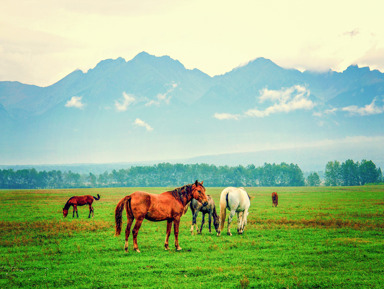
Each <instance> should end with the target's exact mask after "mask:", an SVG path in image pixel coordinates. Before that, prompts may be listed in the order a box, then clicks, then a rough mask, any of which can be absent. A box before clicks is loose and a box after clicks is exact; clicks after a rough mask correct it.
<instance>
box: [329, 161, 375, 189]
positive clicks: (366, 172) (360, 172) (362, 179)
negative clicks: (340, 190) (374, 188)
mask: <svg viewBox="0 0 384 289" xmlns="http://www.w3.org/2000/svg"><path fill="white" fill-rule="evenodd" d="M381 180H382V173H381V169H380V168H377V167H376V165H375V164H374V163H373V162H372V161H367V160H362V161H361V163H359V162H357V163H355V162H354V161H353V160H346V161H345V162H343V163H342V164H340V162H338V161H334V162H332V161H331V162H328V163H327V165H326V167H325V184H326V185H327V186H358V185H365V184H373V183H379V182H380V181H381Z"/></svg>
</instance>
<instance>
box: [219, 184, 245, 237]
mask: <svg viewBox="0 0 384 289" xmlns="http://www.w3.org/2000/svg"><path fill="white" fill-rule="evenodd" d="M250 205H251V201H250V197H249V195H248V193H247V192H246V191H245V189H244V188H233V187H228V188H225V189H224V190H223V191H222V192H221V196H220V232H219V233H218V235H219V236H220V234H221V232H222V231H223V228H224V222H225V216H226V211H227V209H228V210H229V211H230V214H229V217H228V232H227V234H228V235H229V236H232V234H231V231H230V226H231V222H232V218H233V216H234V215H235V213H237V232H238V233H239V234H242V233H243V232H244V227H245V225H246V224H247V216H248V210H249V206H250Z"/></svg>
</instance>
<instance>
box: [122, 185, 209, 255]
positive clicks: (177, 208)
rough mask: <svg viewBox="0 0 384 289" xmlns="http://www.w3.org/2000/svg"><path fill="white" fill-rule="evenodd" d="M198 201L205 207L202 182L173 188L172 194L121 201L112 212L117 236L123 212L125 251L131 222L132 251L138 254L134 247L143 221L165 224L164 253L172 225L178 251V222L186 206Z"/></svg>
mask: <svg viewBox="0 0 384 289" xmlns="http://www.w3.org/2000/svg"><path fill="white" fill-rule="evenodd" d="M192 198H194V199H197V200H198V201H199V202H201V203H202V204H203V205H205V206H206V205H207V204H208V201H207V196H206V195H205V188H204V186H203V182H201V183H199V182H198V181H197V180H196V182H195V183H194V184H189V185H185V186H183V187H180V188H176V189H174V190H173V191H168V192H164V193H161V194H150V193H146V192H140V191H138V192H134V193H132V194H131V195H129V196H126V197H124V198H123V199H121V200H120V202H119V203H118V204H117V206H116V209H115V222H116V232H115V235H116V236H119V235H120V233H121V227H122V212H123V210H124V208H125V210H126V211H127V221H128V224H127V228H126V230H125V246H124V249H125V251H126V252H128V237H129V233H130V231H131V225H132V223H133V220H134V219H136V223H135V226H134V227H133V230H132V234H133V249H134V250H135V251H136V252H140V250H139V246H138V245H137V235H138V233H139V230H140V226H141V223H142V222H143V220H144V219H147V220H149V221H154V222H158V221H165V220H166V221H167V235H166V238H165V244H164V247H165V250H168V249H169V246H168V240H169V235H170V234H171V228H172V222H173V223H174V227H173V228H174V233H175V247H176V250H177V251H180V250H181V247H180V246H179V224H180V218H181V216H182V215H183V213H184V212H185V211H186V210H185V207H186V205H187V204H188V203H189V202H190V201H191V200H192Z"/></svg>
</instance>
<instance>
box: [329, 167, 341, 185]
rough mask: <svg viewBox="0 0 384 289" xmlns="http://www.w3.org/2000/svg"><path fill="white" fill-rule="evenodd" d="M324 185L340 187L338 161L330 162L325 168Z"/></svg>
mask: <svg viewBox="0 0 384 289" xmlns="http://www.w3.org/2000/svg"><path fill="white" fill-rule="evenodd" d="M325 185H326V186H340V185H341V166H340V162H338V161H334V162H332V161H330V162H328V163H327V165H326V166H325Z"/></svg>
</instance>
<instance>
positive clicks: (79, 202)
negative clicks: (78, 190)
mask: <svg viewBox="0 0 384 289" xmlns="http://www.w3.org/2000/svg"><path fill="white" fill-rule="evenodd" d="M93 200H96V201H98V200H100V195H99V194H97V197H92V196H91V195H86V196H74V197H72V198H70V199H69V200H68V201H67V203H66V204H65V206H64V208H63V215H64V218H65V217H66V216H67V215H68V210H69V208H70V207H71V206H73V213H72V218H73V217H74V216H75V212H76V215H77V217H79V213H78V212H77V206H84V205H89V215H88V218H90V217H91V213H92V217H93V216H94V212H95V210H94V209H93V207H92V203H93Z"/></svg>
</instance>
